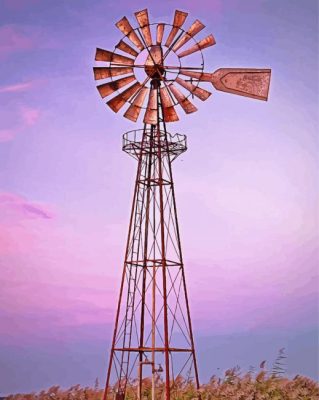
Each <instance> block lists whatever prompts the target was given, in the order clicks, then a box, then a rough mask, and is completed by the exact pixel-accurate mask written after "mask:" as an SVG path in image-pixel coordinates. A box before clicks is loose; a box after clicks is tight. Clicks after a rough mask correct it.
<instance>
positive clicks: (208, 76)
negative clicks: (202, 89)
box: [179, 68, 213, 82]
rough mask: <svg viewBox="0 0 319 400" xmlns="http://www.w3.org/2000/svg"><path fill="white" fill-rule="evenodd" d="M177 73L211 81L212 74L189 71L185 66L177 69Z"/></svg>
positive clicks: (202, 80) (203, 80)
mask: <svg viewBox="0 0 319 400" xmlns="http://www.w3.org/2000/svg"><path fill="white" fill-rule="evenodd" d="M179 73H180V74H182V75H185V76H189V77H190V78H194V79H198V80H199V81H201V82H211V81H212V75H213V74H211V73H208V72H197V71H191V70H189V69H187V68H181V69H180V70H179Z"/></svg>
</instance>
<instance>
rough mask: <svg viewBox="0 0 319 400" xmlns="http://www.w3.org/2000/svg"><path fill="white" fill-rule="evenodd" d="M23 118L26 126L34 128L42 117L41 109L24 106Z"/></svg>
mask: <svg viewBox="0 0 319 400" xmlns="http://www.w3.org/2000/svg"><path fill="white" fill-rule="evenodd" d="M21 117H22V120H23V122H24V123H25V124H26V125H28V126H32V125H34V124H35V123H36V122H37V121H38V119H39V117H40V109H39V108H35V107H26V106H24V107H22V108H21Z"/></svg>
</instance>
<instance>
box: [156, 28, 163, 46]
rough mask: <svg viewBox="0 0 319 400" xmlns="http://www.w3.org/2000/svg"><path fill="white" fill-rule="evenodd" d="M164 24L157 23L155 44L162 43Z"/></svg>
mask: <svg viewBox="0 0 319 400" xmlns="http://www.w3.org/2000/svg"><path fill="white" fill-rule="evenodd" d="M164 27H165V25H164V24H158V25H157V28H156V44H162V40H163V35H164Z"/></svg>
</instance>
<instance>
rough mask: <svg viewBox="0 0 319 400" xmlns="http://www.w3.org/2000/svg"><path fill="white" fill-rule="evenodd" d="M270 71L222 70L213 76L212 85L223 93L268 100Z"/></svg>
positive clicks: (249, 69) (247, 69) (250, 69)
mask: <svg viewBox="0 0 319 400" xmlns="http://www.w3.org/2000/svg"><path fill="white" fill-rule="evenodd" d="M270 77H271V70H270V69H252V68H220V69H218V70H217V71H215V72H214V73H213V74H212V81H211V82H212V84H213V85H214V87H215V89H217V90H221V91H222V92H228V93H233V94H238V95H240V96H245V97H252V98H254V99H258V100H265V101H266V100H267V99H268V92H269V86H270Z"/></svg>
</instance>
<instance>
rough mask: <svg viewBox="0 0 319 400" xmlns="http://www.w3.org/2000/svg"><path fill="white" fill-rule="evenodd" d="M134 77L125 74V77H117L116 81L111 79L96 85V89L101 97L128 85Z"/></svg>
mask: <svg viewBox="0 0 319 400" xmlns="http://www.w3.org/2000/svg"><path fill="white" fill-rule="evenodd" d="M135 80H136V78H135V76H134V75H130V76H127V77H125V78H121V79H118V80H116V81H111V82H108V83H103V84H102V85H99V86H97V87H96V88H97V90H98V91H99V93H100V95H101V97H102V98H104V97H107V96H109V95H110V94H112V93H114V92H116V91H117V90H119V89H121V88H122V87H123V86H126V85H128V84H129V83H131V82H133V81H135Z"/></svg>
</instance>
